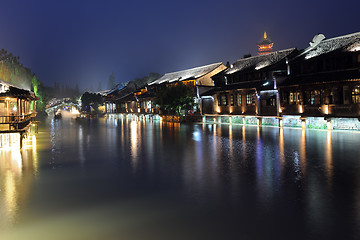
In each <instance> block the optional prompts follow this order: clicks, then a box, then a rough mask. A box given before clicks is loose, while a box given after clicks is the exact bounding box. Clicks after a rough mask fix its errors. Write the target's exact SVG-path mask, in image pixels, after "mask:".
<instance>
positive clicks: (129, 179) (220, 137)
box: [0, 117, 360, 239]
mask: <svg viewBox="0 0 360 240" xmlns="http://www.w3.org/2000/svg"><path fill="white" fill-rule="evenodd" d="M46 127H47V128H45V130H43V131H45V132H46V134H48V135H46V134H43V135H46V137H44V139H42V140H41V142H50V144H49V145H46V144H39V145H36V144H35V148H29V149H24V150H25V151H24V150H23V151H21V152H13V153H11V152H4V153H1V154H2V155H1V159H7V160H6V161H1V165H0V167H1V169H0V173H1V178H0V181H1V182H0V188H1V192H0V194H1V196H0V204H1V205H0V207H1V208H0V211H1V216H6V217H1V227H4V226H12V225H14V222H16V221H17V219H21V216H20V215H21V214H22V210H21V207H24V208H27V209H26V210H27V212H30V214H29V215H30V217H29V219H30V220H33V219H37V217H38V215H37V214H38V212H39V211H43V212H45V213H43V214H45V215H46V216H45V217H43V221H44V222H47V220H48V218H50V217H52V218H51V219H50V220H52V219H57V216H58V215H59V214H62V212H69V213H71V214H69V217H62V218H61V220H59V221H56V220H53V221H52V223H54V224H51V229H52V230H55V231H56V232H62V231H63V229H60V228H61V227H60V228H59V227H58V226H57V224H56V223H58V222H61V225H62V226H63V227H64V229H67V228H66V227H67V226H69V225H72V226H83V227H80V229H82V230H84V229H91V230H93V233H94V234H93V235H91V237H90V238H85V237H83V239H100V238H101V236H102V234H103V233H104V232H106V236H109V238H110V239H111V238H112V239H117V238H118V236H119V229H122V230H123V229H126V231H127V233H128V235H127V236H130V237H129V238H128V239H144V238H145V239H146V237H147V236H150V235H151V236H163V235H161V234H163V233H164V231H165V230H168V229H171V231H170V230H169V235H168V236H173V235H174V234H175V233H176V235H177V236H181V239H194V237H193V236H195V235H196V236H199V237H198V239H211V236H212V234H213V233H214V234H215V235H216V234H217V233H219V235H220V237H219V235H216V237H215V235H214V237H213V238H212V239H235V238H226V237H225V235H226V234H228V233H234V236H236V237H239V236H240V237H239V238H241V237H244V238H250V239H264V238H270V239H273V238H275V237H278V238H279V239H312V238H313V239H314V238H320V239H334V238H335V237H333V236H338V235H336V234H334V233H338V232H341V233H342V234H345V235H342V237H343V238H344V239H351V237H349V236H355V237H358V236H359V233H358V232H357V230H354V229H355V227H354V229H352V228H350V227H346V226H360V217H359V216H360V210H359V209H360V205H359V204H358V200H359V198H360V197H359V196H360V184H359V179H360V178H359V167H360V161H359V158H358V156H359V154H360V149H359V148H358V147H356V146H358V145H359V144H360V138H359V134H353V133H342V132H341V133H340V132H331V131H308V130H302V129H286V128H280V129H277V128H267V127H257V126H240V125H219V124H212V125H210V124H189V125H187V124H178V123H175V124H174V123H166V122H162V121H152V120H148V119H128V118H122V117H119V118H112V119H106V120H101V119H100V120H97V121H92V122H90V123H88V124H74V123H71V122H70V121H58V122H54V121H49V124H48V125H47V126H46ZM37 141H39V139H38V140H37ZM33 142H36V140H35V141H33ZM354 146H355V147H354ZM344 153H347V157H346V158H345V157H344ZM19 159H20V160H19ZM49 161H50V162H51V161H55V162H56V164H58V165H62V167H61V168H60V167H59V168H55V169H54V168H53V166H54V164H49ZM39 164H41V166H38V165H39ZM36 176H41V177H38V178H35V177H36ZM34 181H36V186H37V187H36V189H35V190H33V189H32V188H31V186H29V185H32V184H33V183H34ZM29 197H30V198H31V200H32V201H31V204H29V205H25V204H24V201H25V200H27V198H29ZM24 199H25V200H24ZM127 203H128V205H127ZM136 203H138V204H137V205H136ZM133 204H134V205H133ZM124 206H126V207H124ZM79 209H81V213H79V211H80V210H79ZM94 209H95V210H94ZM129 209H130V210H129ZM164 209H165V210H166V211H168V210H170V214H168V215H166V214H163V215H160V214H159V213H161V212H162V213H164V212H165V210H164ZM84 212H86V213H87V214H85V215H86V217H84V216H83V215H82V214H83V213H84ZM31 213H33V215H32V214H31ZM125 213H127V214H125ZM145 213H146V214H145ZM23 214H24V213H23ZM80 215H81V216H80ZM49 216H50V217H49ZM99 216H100V217H99ZM135 216H136V217H135ZM63 219H65V220H67V221H68V222H66V221H65V220H64V221H63ZM69 219H71V220H69ZM74 219H75V220H74ZM90 219H91V220H90ZM98 219H101V221H98ZM144 219H146V221H145V220H144ZM154 219H156V221H155V220H154ZM50 222H51V221H50ZM129 222H131V223H132V224H133V225H132V226H131V228H126V227H124V226H128V225H126V224H128V223H129ZM189 225H191V227H189ZM38 226H39V228H38V229H42V228H43V227H42V226H43V225H42V224H40V223H39V224H38ZM46 226H48V225H46ZM144 226H146V227H144ZM164 226H165V227H164ZM334 226H336V227H334ZM16 227H17V226H16V224H15V228H16ZM187 227H188V228H187ZM232 227H233V228H232ZM72 229H73V231H74V232H75V233H76V234H77V236H84V234H85V233H84V232H86V231H84V232H82V231H80V230H78V228H77V227H76V228H72ZM94 229H96V230H94ZM146 229H151V234H150V235H149V231H146ZM164 229H165V230H164ZM184 229H186V230H184ZM259 229H261V230H263V231H258V230H259ZM140 230H141V231H140ZM154 232H156V233H157V234H158V235H152V234H153V233H154ZM141 233H143V234H144V235H142V236H141V237H139V238H135V237H131V236H135V235H136V234H141ZM170 233H171V234H170ZM204 233H209V235H210V238H206V237H205V235H204ZM243 233H246V234H247V235H246V234H245V235H243ZM146 234H148V235H146ZM30 235H31V234H30ZM88 235H90V234H88ZM88 235H86V236H88ZM136 236H138V235H136ZM221 236H222V237H223V238H221ZM67 238H68V239H76V238H71V234H69V235H67ZM29 239H30V237H29ZM157 239H171V237H170V238H165V237H163V238H161V237H158V238H157Z"/></svg>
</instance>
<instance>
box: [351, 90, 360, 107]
mask: <svg viewBox="0 0 360 240" xmlns="http://www.w3.org/2000/svg"><path fill="white" fill-rule="evenodd" d="M351 99H352V102H353V103H360V86H356V87H354V88H353V90H352V91H351Z"/></svg>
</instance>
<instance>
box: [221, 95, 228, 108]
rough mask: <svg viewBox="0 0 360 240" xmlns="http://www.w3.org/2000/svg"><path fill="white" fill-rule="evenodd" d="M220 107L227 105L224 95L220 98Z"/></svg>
mask: <svg viewBox="0 0 360 240" xmlns="http://www.w3.org/2000/svg"><path fill="white" fill-rule="evenodd" d="M221 105H222V106H227V105H228V99H227V96H226V95H222V96H221Z"/></svg>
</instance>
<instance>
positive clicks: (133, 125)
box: [130, 121, 140, 170]
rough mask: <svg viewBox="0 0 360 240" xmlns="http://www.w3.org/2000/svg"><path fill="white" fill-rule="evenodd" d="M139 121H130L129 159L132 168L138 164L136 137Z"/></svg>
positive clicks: (137, 137)
mask: <svg viewBox="0 0 360 240" xmlns="http://www.w3.org/2000/svg"><path fill="white" fill-rule="evenodd" d="M138 125H139V123H138V122H137V121H131V123H130V144H131V145H130V149H131V157H132V158H131V159H132V165H133V169H134V170H135V169H136V168H137V165H138V150H137V147H138V139H139V137H140V136H138V134H139V130H138Z"/></svg>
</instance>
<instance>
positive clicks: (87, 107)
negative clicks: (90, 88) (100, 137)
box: [81, 92, 104, 113]
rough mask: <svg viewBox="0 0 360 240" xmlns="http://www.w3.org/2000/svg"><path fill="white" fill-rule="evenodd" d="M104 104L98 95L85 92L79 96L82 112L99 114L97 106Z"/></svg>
mask: <svg viewBox="0 0 360 240" xmlns="http://www.w3.org/2000/svg"><path fill="white" fill-rule="evenodd" d="M102 104H104V100H103V98H102V96H101V95H100V94H96V93H89V92H85V93H84V94H83V95H82V96H81V105H82V109H81V110H82V111H85V112H87V113H91V112H92V111H95V113H99V106H100V105H102Z"/></svg>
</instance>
